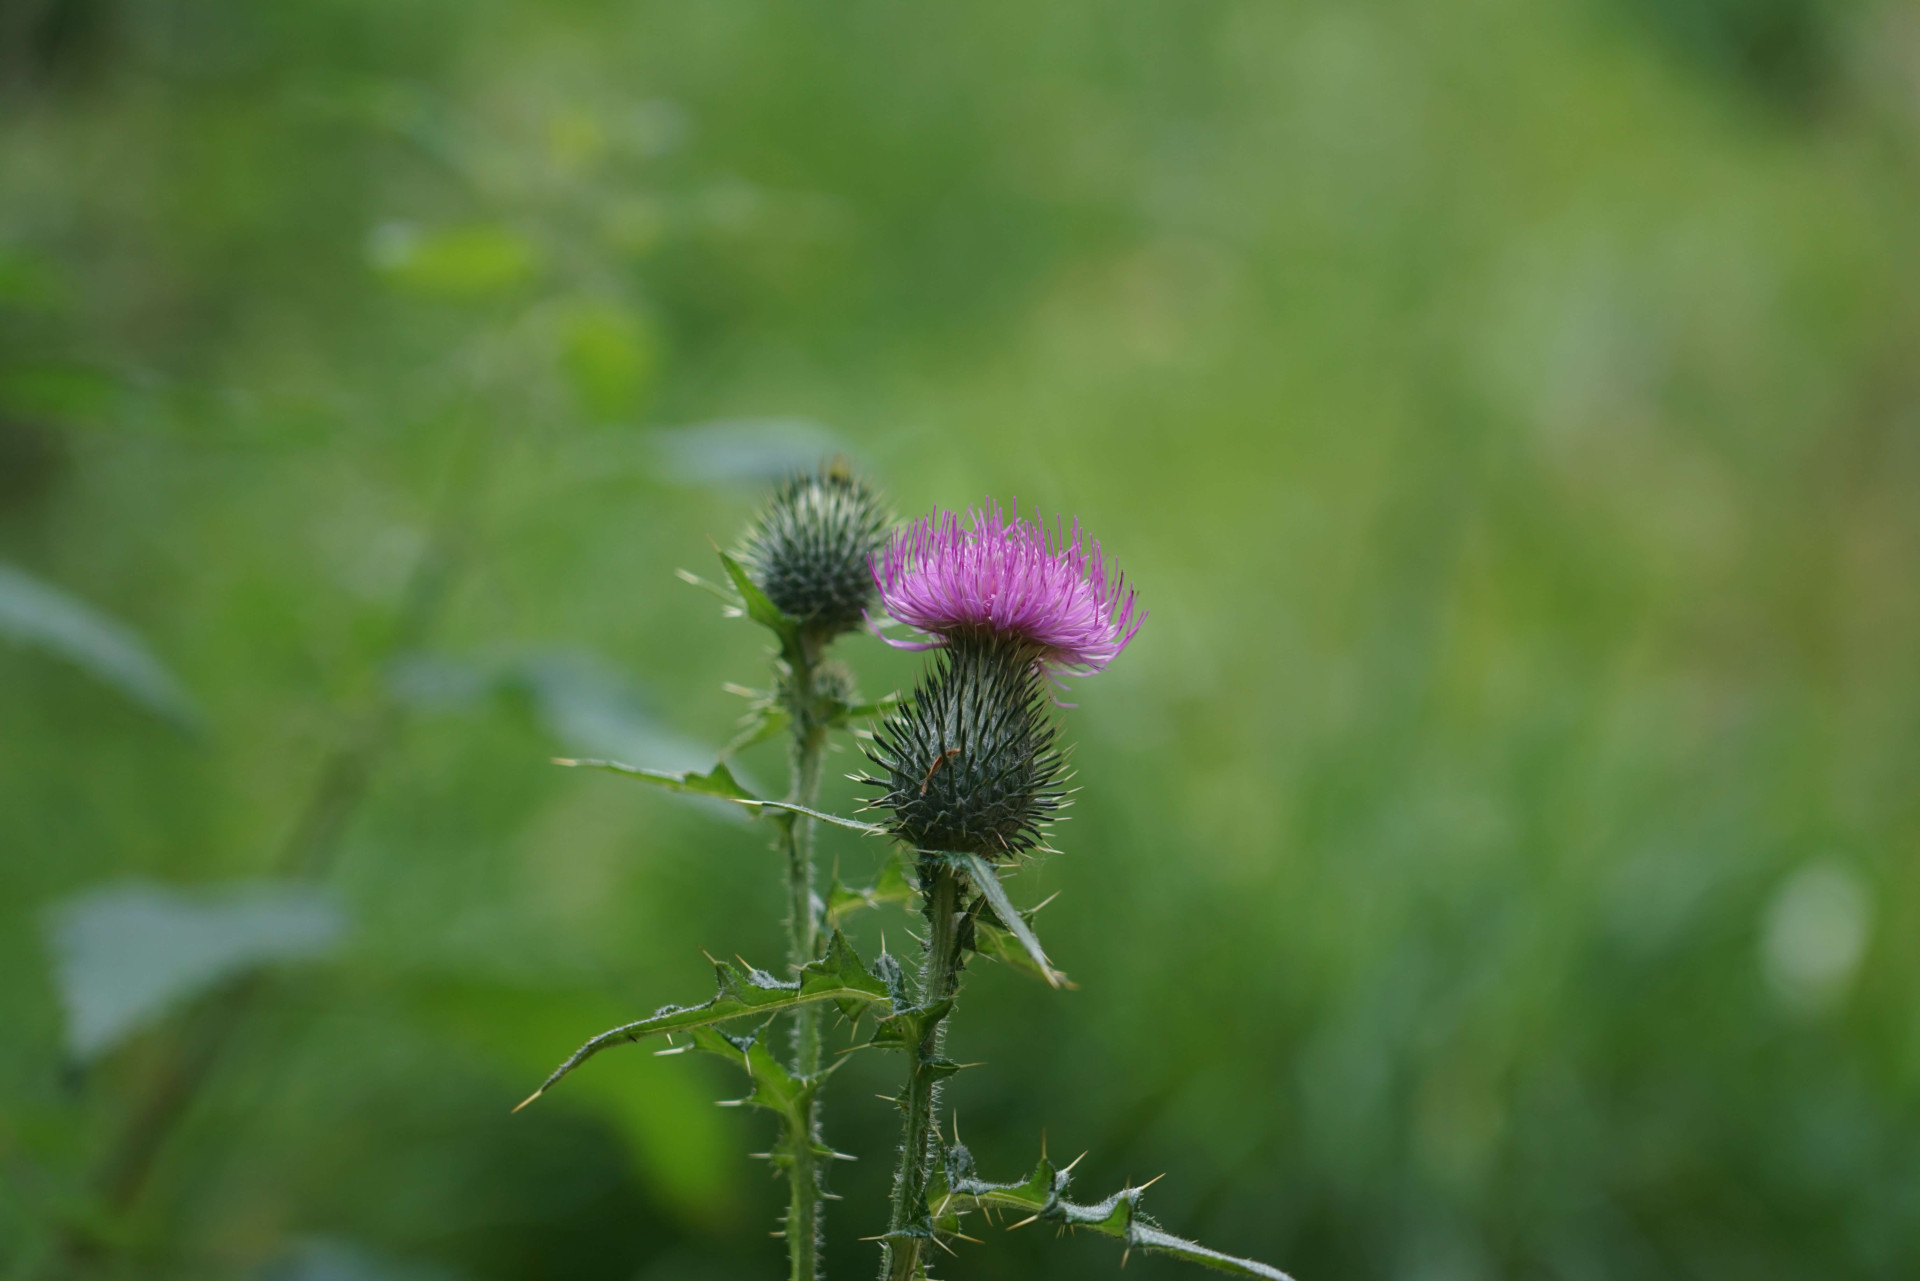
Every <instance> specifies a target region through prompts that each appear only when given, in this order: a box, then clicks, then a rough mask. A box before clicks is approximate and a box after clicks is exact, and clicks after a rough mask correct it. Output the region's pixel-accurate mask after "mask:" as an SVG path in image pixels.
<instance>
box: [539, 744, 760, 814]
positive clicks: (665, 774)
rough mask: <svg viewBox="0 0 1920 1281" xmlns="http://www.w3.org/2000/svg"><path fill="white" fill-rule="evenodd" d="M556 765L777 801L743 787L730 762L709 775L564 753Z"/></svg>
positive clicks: (726, 796) (671, 787)
mask: <svg viewBox="0 0 1920 1281" xmlns="http://www.w3.org/2000/svg"><path fill="white" fill-rule="evenodd" d="M553 763H554V764H555V765H565V766H567V767H568V768H569V769H603V770H607V771H609V772H610V773H614V774H625V775H626V776H628V777H629V778H640V779H645V780H646V781H647V782H649V783H657V784H659V785H660V786H661V787H664V788H666V789H667V790H668V791H670V792H691V793H694V794H695V795H698V796H717V797H719V798H721V799H722V800H727V801H738V802H740V803H741V804H743V805H770V804H774V803H775V802H771V801H762V800H761V799H759V798H758V797H756V796H755V795H754V794H753V793H752V792H749V791H747V789H746V788H744V787H742V786H740V784H739V783H738V782H736V781H735V780H734V777H733V771H731V770H729V769H728V768H727V763H726V762H725V761H721V762H720V763H719V764H717V765H715V766H714V767H713V768H712V769H711V770H709V771H707V772H706V773H705V774H700V773H696V772H695V771H693V770H665V769H642V768H641V767H640V766H638V765H625V764H622V763H621V762H619V761H594V760H580V761H576V760H569V759H567V758H566V757H564V756H556V757H554V759H553Z"/></svg>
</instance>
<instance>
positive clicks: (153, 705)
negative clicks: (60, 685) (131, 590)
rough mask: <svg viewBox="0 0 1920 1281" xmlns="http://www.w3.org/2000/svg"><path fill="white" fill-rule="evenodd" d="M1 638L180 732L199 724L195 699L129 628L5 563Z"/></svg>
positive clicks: (0, 576) (0, 570)
mask: <svg viewBox="0 0 1920 1281" xmlns="http://www.w3.org/2000/svg"><path fill="white" fill-rule="evenodd" d="M0 636H6V637H8V638H10V639H12V640H13V641H15V642H16V643H18V644H21V645H27V646H31V647H32V648H34V649H38V650H42V651H44V652H46V653H48V654H53V655H56V656H58V657H60V658H64V659H66V660H67V661H68V662H70V663H73V664H74V665H75V666H77V667H79V668H81V669H82V670H84V671H85V672H86V673H87V674H88V675H90V676H92V677H94V678H95V679H96V680H99V681H101V682H103V683H105V684H107V685H110V686H112V687H113V688H114V689H116V690H118V691H119V692H120V693H122V694H124V695H126V696H127V697H128V698H130V699H132V700H133V701H134V702H136V703H138V704H140V706H142V707H144V708H146V709H147V710H148V711H150V712H152V713H154V714H155V715H156V716H159V717H161V718H162V719H165V720H168V721H171V722H172V723H173V724H174V725H176V726H178V727H180V728H182V729H188V730H191V729H193V728H194V727H196V726H197V725H198V724H199V721H200V712H199V709H198V708H196V707H195V706H194V703H193V699H192V698H191V697H189V696H188V694H187V691H186V690H185V689H184V688H182V687H181V685H180V682H179V681H177V680H175V679H174V676H173V673H172V672H169V671H168V670H167V669H166V668H165V667H164V666H163V665H162V664H161V662H160V660H159V659H157V658H155V657H154V656H153V653H152V651H151V650H149V649H148V648H147V647H146V645H145V643H144V642H142V641H141V639H140V638H139V636H137V635H135V634H134V632H133V631H132V630H131V629H130V628H128V627H127V626H126V625H125V624H123V623H121V622H119V621H117V620H115V619H112V618H109V617H107V616H106V615H105V614H102V613H101V612H100V611H98V610H96V609H94V608H93V607H92V606H91V605H88V604H85V603H84V602H82V601H78V600H75V599H74V598H73V597H71V596H69V595H67V594H66V593H65V592H63V591H61V590H60V589H59V588H57V587H54V586H52V585H51V584H48V583H43V582H41V581H40V580H39V579H37V578H34V577H33V576H32V575H30V574H26V573H23V572H22V571H20V570H17V569H14V568H11V567H10V566H7V565H0Z"/></svg>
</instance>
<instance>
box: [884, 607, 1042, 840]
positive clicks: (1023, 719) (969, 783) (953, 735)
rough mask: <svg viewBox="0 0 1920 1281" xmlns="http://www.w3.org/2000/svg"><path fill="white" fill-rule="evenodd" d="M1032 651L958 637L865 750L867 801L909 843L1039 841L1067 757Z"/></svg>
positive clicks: (1013, 644) (1017, 645)
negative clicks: (870, 766) (874, 791)
mask: <svg viewBox="0 0 1920 1281" xmlns="http://www.w3.org/2000/svg"><path fill="white" fill-rule="evenodd" d="M1038 657H1039V656H1038V652H1037V651H1036V650H1035V649H1034V648H1033V647H1032V646H1031V645H1027V644H1024V643H1022V642H1019V641H1017V640H1008V639H1005V638H996V637H992V636H984V635H978V634H975V635H970V636H963V637H956V638H955V639H954V640H953V642H952V643H951V644H949V645H948V646H947V647H946V648H945V649H943V650H942V651H941V653H940V657H939V658H938V659H937V660H935V663H934V666H933V669H932V670H931V671H930V672H929V673H928V674H927V675H926V676H925V677H924V678H923V679H922V680H921V683H920V687H919V688H918V689H916V690H915V691H914V694H913V698H912V700H911V701H910V702H909V703H907V704H906V705H905V706H904V707H903V708H902V709H901V710H899V711H897V712H895V713H894V714H893V715H892V716H890V717H888V718H887V720H886V722H885V723H884V724H883V725H881V726H880V728H879V729H878V730H876V731H875V733H874V738H873V743H872V744H871V746H870V747H869V748H868V750H867V756H868V758H869V759H870V760H871V761H872V762H873V763H874V765H875V766H877V767H878V770H877V772H876V773H875V774H871V775H869V776H868V777H867V779H866V781H867V782H869V783H873V784H877V785H879V786H880V787H881V788H883V789H884V790H883V791H882V792H881V793H880V794H879V795H877V796H875V797H873V798H872V800H871V803H872V804H873V805H874V806H876V807H878V808H881V809H886V810H891V811H892V817H891V819H890V821H889V822H888V824H887V826H888V827H890V828H891V829H892V830H893V832H894V834H895V835H896V836H898V837H899V838H900V839H901V840H903V841H905V842H907V843H908V844H909V845H911V846H913V847H914V848H915V849H921V850H946V851H952V852H957V853H963V854H979V855H981V856H983V857H986V858H1010V857H1014V856H1017V855H1020V854H1023V853H1025V852H1026V851H1028V850H1030V849H1032V848H1033V847H1034V846H1036V845H1038V844H1040V841H1041V838H1042V836H1043V833H1044V829H1045V826H1046V824H1047V823H1048V822H1049V821H1050V820H1051V819H1052V818H1053V816H1054V815H1055V814H1056V813H1057V812H1058V811H1059V810H1060V809H1061V807H1062V806H1063V805H1064V804H1065V793H1064V791H1063V788H1062V784H1063V783H1064V782H1065V779H1066V762H1065V760H1064V759H1063V758H1062V755H1061V752H1060V748H1059V745H1058V741H1057V731H1056V730H1055V727H1054V724H1053V720H1052V718H1051V717H1050V716H1049V715H1048V711H1047V700H1046V696H1045V694H1044V692H1043V690H1042V688H1041V684H1040V671H1039V666H1038Z"/></svg>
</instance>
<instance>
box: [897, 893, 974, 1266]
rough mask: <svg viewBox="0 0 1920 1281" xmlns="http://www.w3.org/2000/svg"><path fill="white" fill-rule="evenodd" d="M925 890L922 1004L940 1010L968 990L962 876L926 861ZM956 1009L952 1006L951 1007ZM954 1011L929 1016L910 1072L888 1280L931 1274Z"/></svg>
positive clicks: (924, 1007)
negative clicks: (933, 1188)
mask: <svg viewBox="0 0 1920 1281" xmlns="http://www.w3.org/2000/svg"><path fill="white" fill-rule="evenodd" d="M920 886H921V893H922V895H923V896H924V900H925V910H926V914H927V956H926V962H925V964H924V965H923V966H922V967H921V971H920V1008H921V1009H923V1010H935V1009H937V1008H938V1007H939V1006H940V1004H941V1003H942V1002H946V1001H949V1000H950V999H951V998H952V997H953V995H954V993H955V992H957V991H958V990H959V987H960V964H961V950H960V879H959V877H958V876H957V875H956V874H955V873H954V871H953V869H952V868H950V867H948V866H947V865H946V864H944V863H940V864H932V865H927V864H922V866H921V868H920ZM948 1008H949V1009H950V1008H951V1007H948ZM946 1015H947V1010H939V1012H938V1013H936V1014H934V1015H933V1017H930V1018H928V1019H927V1021H926V1023H925V1025H924V1027H923V1029H922V1032H921V1036H920V1043H919V1045H917V1046H915V1047H914V1049H913V1057H912V1062H911V1064H910V1065H909V1066H908V1069H907V1088H906V1093H905V1094H904V1095H902V1096H901V1100H902V1101H901V1107H902V1109H903V1110H904V1111H905V1112H906V1121H905V1122H904V1123H903V1125H902V1128H901V1137H900V1167H899V1169H898V1170H896V1171H895V1172H894V1176H893V1214H892V1217H891V1218H890V1219H889V1220H888V1223H887V1235H886V1238H885V1241H886V1251H885V1257H884V1260H883V1262H882V1264H881V1269H880V1276H881V1278H882V1281H916V1279H917V1278H919V1277H921V1276H923V1275H924V1274H925V1272H924V1269H925V1264H924V1263H923V1262H922V1260H923V1257H924V1253H925V1250H926V1246H927V1243H928V1242H929V1241H931V1240H932V1239H933V1225H932V1222H931V1221H930V1219H929V1218H928V1215H927V1183H928V1180H929V1179H930V1178H931V1176H932V1173H933V1162H934V1160H935V1158H936V1157H937V1155H938V1149H939V1142H938V1135H937V1134H936V1132H935V1128H934V1127H935V1119H934V1118H935V1116H936V1112H937V1109H938V1107H939V1103H940V1082H941V1081H942V1080H943V1079H944V1078H945V1077H946V1076H947V1075H949V1073H950V1072H951V1070H952V1069H951V1067H950V1065H949V1064H947V1062H946V1061H945V1059H943V1058H942V1057H941V1054H940V1047H941V1043H942V1041H943V1040H944V1039H945V1036H946V1029H947V1019H946Z"/></svg>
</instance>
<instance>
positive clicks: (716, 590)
mask: <svg viewBox="0 0 1920 1281" xmlns="http://www.w3.org/2000/svg"><path fill="white" fill-rule="evenodd" d="M673 576H674V577H675V578H678V579H679V580H680V581H681V582H683V583H690V584H692V585H693V586H695V587H698V588H699V589H700V590H701V591H703V592H706V593H708V594H709V595H713V596H718V597H719V598H720V602H721V604H723V605H725V606H726V607H727V612H728V615H729V616H730V617H733V618H740V617H743V616H744V615H745V614H746V612H747V607H746V606H745V605H744V604H742V603H741V600H740V598H739V597H738V596H735V595H734V594H733V593H732V592H730V591H728V590H727V589H726V588H724V587H722V586H721V585H720V584H718V583H716V582H711V581H709V580H708V579H705V578H702V577H700V575H698V574H696V573H694V572H693V571H692V570H690V569H676V570H674V571H673Z"/></svg>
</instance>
